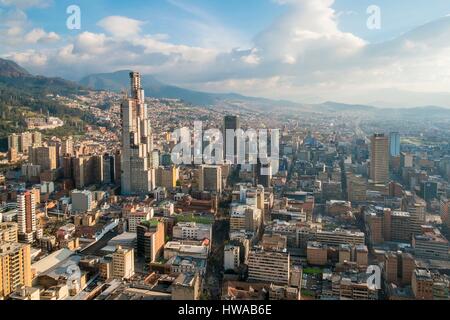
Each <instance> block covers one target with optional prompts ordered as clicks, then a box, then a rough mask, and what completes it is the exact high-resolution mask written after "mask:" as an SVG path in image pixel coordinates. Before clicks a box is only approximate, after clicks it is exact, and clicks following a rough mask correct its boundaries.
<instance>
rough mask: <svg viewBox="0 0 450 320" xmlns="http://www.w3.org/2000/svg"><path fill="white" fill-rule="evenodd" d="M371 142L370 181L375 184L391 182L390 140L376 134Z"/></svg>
mask: <svg viewBox="0 0 450 320" xmlns="http://www.w3.org/2000/svg"><path fill="white" fill-rule="evenodd" d="M370 142H371V146H370V179H372V180H373V182H375V183H386V182H388V180H389V138H388V137H386V136H385V135H384V134H374V135H373V136H372V137H371V138H370Z"/></svg>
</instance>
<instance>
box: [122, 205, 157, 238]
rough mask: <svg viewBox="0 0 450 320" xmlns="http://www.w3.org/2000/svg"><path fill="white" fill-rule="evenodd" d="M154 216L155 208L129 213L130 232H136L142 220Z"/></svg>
mask: <svg viewBox="0 0 450 320" xmlns="http://www.w3.org/2000/svg"><path fill="white" fill-rule="evenodd" d="M152 218H153V208H149V209H148V210H139V211H132V212H130V213H129V214H128V232H132V233H136V232H137V226H138V225H140V224H141V222H142V221H148V220H150V219H152Z"/></svg>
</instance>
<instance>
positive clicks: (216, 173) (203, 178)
mask: <svg viewBox="0 0 450 320" xmlns="http://www.w3.org/2000/svg"><path fill="white" fill-rule="evenodd" d="M199 184H200V191H209V192H215V193H221V192H222V167H220V166H206V165H204V166H201V167H200V183H199Z"/></svg>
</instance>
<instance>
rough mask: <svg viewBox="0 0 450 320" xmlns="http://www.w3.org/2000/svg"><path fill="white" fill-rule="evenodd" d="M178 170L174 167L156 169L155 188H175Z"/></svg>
mask: <svg viewBox="0 0 450 320" xmlns="http://www.w3.org/2000/svg"><path fill="white" fill-rule="evenodd" d="M179 175H180V170H179V169H178V168H177V167H176V166H170V167H159V168H158V169H156V187H162V188H166V189H167V190H173V189H174V188H175V187H176V186H177V181H178V179H179Z"/></svg>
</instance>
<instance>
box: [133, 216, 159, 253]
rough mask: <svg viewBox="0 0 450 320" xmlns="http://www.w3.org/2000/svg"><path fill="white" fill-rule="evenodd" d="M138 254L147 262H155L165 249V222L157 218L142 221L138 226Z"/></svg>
mask: <svg viewBox="0 0 450 320" xmlns="http://www.w3.org/2000/svg"><path fill="white" fill-rule="evenodd" d="M136 233H137V255H138V257H143V258H144V259H145V261H146V262H155V261H156V260H157V258H159V257H160V256H161V253H162V251H163V249H164V241H165V228H164V223H163V222H160V221H158V220H156V219H151V220H149V221H142V222H141V223H140V224H139V225H138V226H137V227H136Z"/></svg>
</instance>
